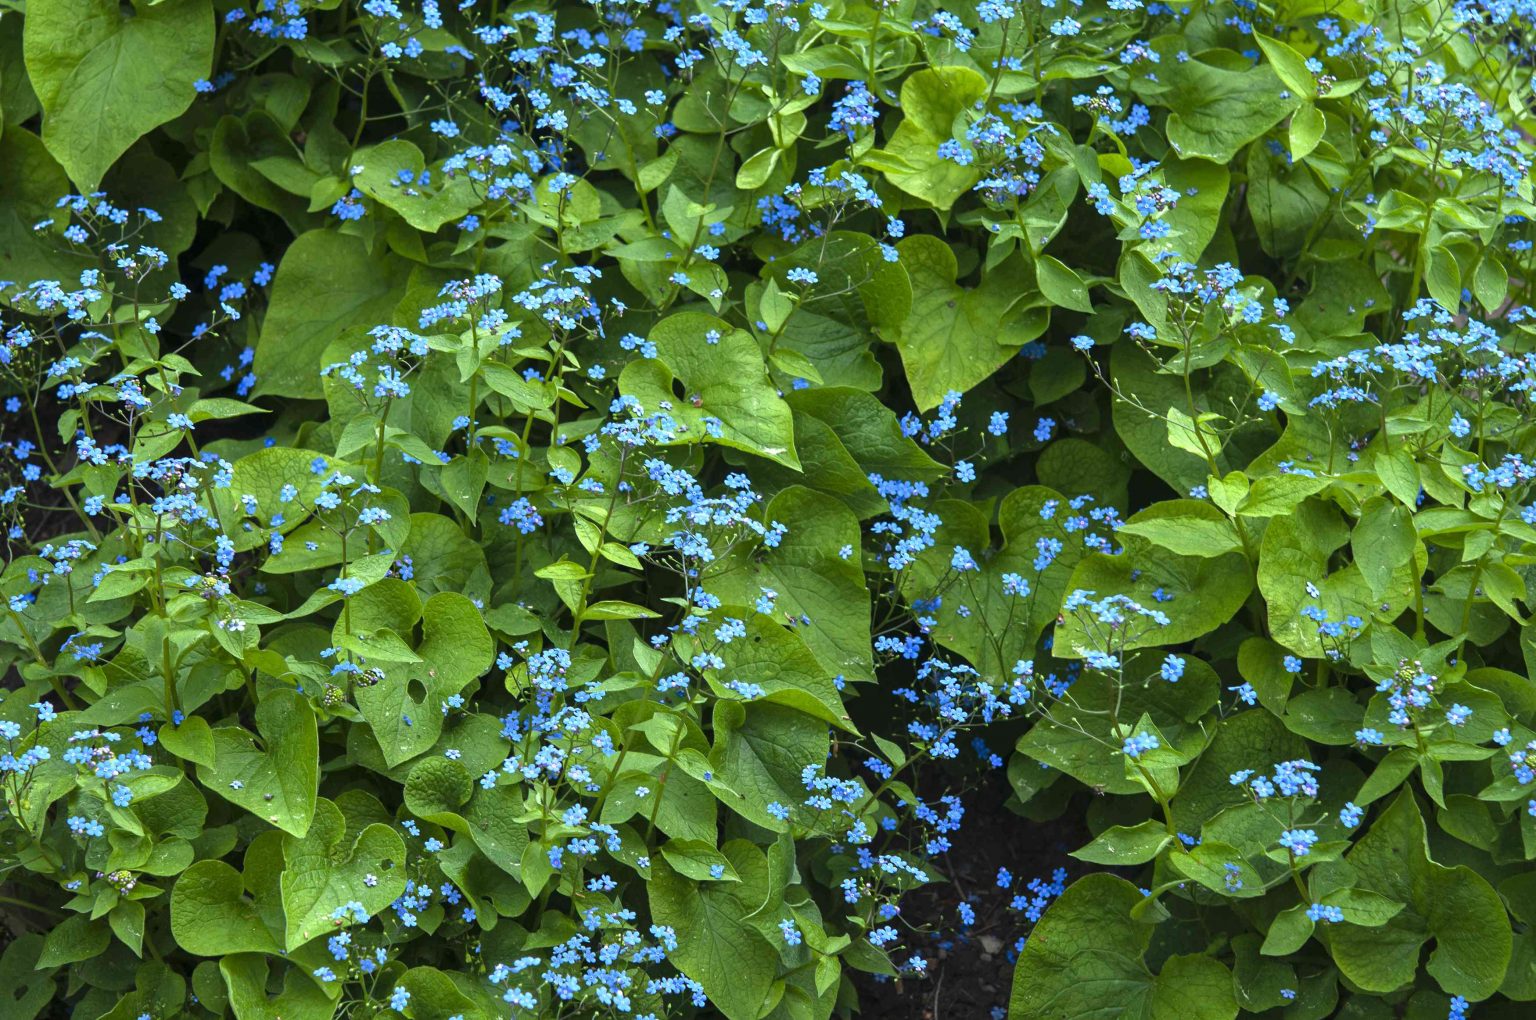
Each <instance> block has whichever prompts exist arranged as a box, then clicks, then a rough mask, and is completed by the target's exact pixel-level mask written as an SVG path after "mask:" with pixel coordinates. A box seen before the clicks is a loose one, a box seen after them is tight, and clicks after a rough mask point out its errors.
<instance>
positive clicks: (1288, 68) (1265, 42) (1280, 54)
mask: <svg viewBox="0 0 1536 1020" xmlns="http://www.w3.org/2000/svg"><path fill="white" fill-rule="evenodd" d="M1253 38H1254V40H1255V41H1256V42H1257V43H1258V44H1259V49H1261V50H1263V51H1264V56H1265V57H1266V58H1267V59H1268V60H1269V63H1270V66H1271V67H1273V68H1274V69H1275V74H1277V75H1278V76H1279V77H1280V80H1281V81H1282V82H1284V83H1285V87H1286V88H1288V89H1290V90H1291V92H1292V94H1294V95H1298V96H1301V97H1303V98H1307V99H1310V98H1312V97H1313V96H1315V95H1317V80H1316V79H1315V78H1313V76H1312V72H1311V71H1309V70H1307V60H1306V58H1305V57H1303V56H1302V55H1301V54H1300V53H1297V52H1296V51H1295V50H1293V49H1291V47H1290V46H1289V45H1287V44H1286V43H1283V42H1281V41H1280V40H1279V39H1272V38H1270V37H1269V36H1267V35H1261V34H1260V33H1258V32H1255V33H1253ZM1298 158H1299V157H1298Z"/></svg>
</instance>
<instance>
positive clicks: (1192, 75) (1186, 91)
mask: <svg viewBox="0 0 1536 1020" xmlns="http://www.w3.org/2000/svg"><path fill="white" fill-rule="evenodd" d="M1220 52H1221V51H1207V52H1205V53H1200V54H1196V55H1194V56H1192V57H1190V58H1189V59H1188V60H1184V61H1179V60H1177V59H1174V55H1173V54H1169V57H1168V59H1167V60H1165V61H1164V63H1163V64H1162V65H1161V67H1160V73H1159V74H1158V78H1159V80H1160V81H1162V82H1163V83H1165V84H1166V85H1167V86H1168V92H1167V94H1166V95H1163V96H1161V97H1160V98H1159V100H1158V101H1159V102H1161V103H1163V104H1164V105H1165V106H1167V107H1168V109H1169V110H1171V111H1172V112H1171V113H1170V114H1169V115H1168V127H1167V131H1168V141H1169V143H1170V144H1171V145H1172V146H1173V148H1174V151H1175V152H1177V153H1178V154H1179V155H1180V156H1184V157H1186V158H1188V157H1191V156H1197V157H1199V158H1201V159H1209V160H1211V161H1213V162H1216V163H1230V162H1231V161H1232V159H1233V157H1235V156H1236V155H1237V152H1238V150H1239V149H1241V148H1242V147H1243V146H1245V145H1247V144H1248V143H1249V142H1251V141H1253V140H1254V139H1255V138H1258V137H1259V136H1261V135H1262V134H1264V132H1266V131H1268V130H1269V129H1270V128H1272V127H1274V126H1275V125H1276V124H1278V123H1280V121H1282V120H1284V119H1285V117H1286V116H1287V115H1289V114H1290V112H1291V111H1292V110H1294V109H1295V108H1296V107H1297V105H1299V99H1298V98H1297V96H1296V95H1294V94H1292V95H1291V96H1290V97H1288V98H1281V93H1282V92H1283V91H1284V86H1283V85H1282V84H1281V81H1280V78H1279V77H1278V76H1277V75H1276V74H1275V71H1274V69H1273V68H1272V67H1271V66H1270V65H1268V64H1260V65H1259V66H1257V67H1249V68H1248V69H1247V70H1236V69H1234V68H1232V67H1230V66H1217V65H1216V64H1215V63H1212V62H1211V61H1212V60H1213V59H1215V58H1216V54H1218V53H1220ZM1245 64H1246V62H1245Z"/></svg>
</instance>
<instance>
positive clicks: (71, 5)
mask: <svg viewBox="0 0 1536 1020" xmlns="http://www.w3.org/2000/svg"><path fill="white" fill-rule="evenodd" d="M24 27H25V35H24V36H23V46H24V49H25V52H26V61H27V74H28V77H29V78H30V79H31V82H32V87H33V88H34V89H36V91H37V97H38V99H39V100H40V101H41V103H42V106H43V142H44V143H45V144H46V145H47V146H48V150H49V151H50V152H52V153H53V154H54V156H55V157H57V158H58V161H59V162H60V163H61V164H62V165H63V167H64V169H65V170H66V171H68V173H69V176H70V178H71V179H72V180H74V182H75V183H76V184H78V185H79V186H80V190H81V191H82V192H86V193H89V192H92V191H94V190H96V187H97V185H98V184H100V183H101V179H102V177H103V176H105V174H106V172H107V169H108V168H109V167H110V166H111V165H112V164H113V163H114V162H116V160H117V158H118V157H119V156H121V155H122V154H123V153H124V152H127V151H128V147H129V146H130V145H132V144H133V143H134V142H136V141H138V140H139V138H140V137H141V136H143V135H144V134H146V133H148V132H149V131H150V130H152V129H153V128H156V127H159V126H160V125H161V124H164V123H165V122H166V121H168V120H171V119H172V118H174V117H176V116H178V115H180V114H181V112H182V111H183V110H185V109H186V108H187V107H189V106H191V105H192V100H193V99H195V98H196V96H197V91H196V89H194V88H193V83H194V82H196V81H197V80H198V79H200V78H207V77H208V76H209V75H210V74H211V73H212V67H213V36H214V24H213V7H212V5H211V4H210V3H209V2H208V0H161V2H159V3H142V4H138V5H135V7H134V8H133V9H132V10H127V9H125V8H124V7H123V6H122V5H119V4H117V3H113V2H111V0H36V2H33V3H29V4H28V5H27V17H26V21H25V23H24Z"/></svg>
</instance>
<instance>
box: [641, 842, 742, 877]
mask: <svg viewBox="0 0 1536 1020" xmlns="http://www.w3.org/2000/svg"><path fill="white" fill-rule="evenodd" d="M661 856H662V857H663V858H665V859H666V862H667V863H668V864H670V865H671V866H672V867H673V868H674V869H676V871H677V873H678V874H680V875H682V876H684V877H685V878H691V879H693V880H694V881H696V882H740V881H741V876H739V875H737V874H736V869H735V868H734V867H732V865H731V861H730V858H728V857H726V856H725V854H723V853H721V852H720V851H719V850H716V849H715V848H714V845H713V844H710V843H705V842H702V841H700V840H696V839H669V840H667V841H666V842H665V843H663V844H662V845H661ZM717 868H718V869H719V874H718V875H717V874H716V872H715V869H717Z"/></svg>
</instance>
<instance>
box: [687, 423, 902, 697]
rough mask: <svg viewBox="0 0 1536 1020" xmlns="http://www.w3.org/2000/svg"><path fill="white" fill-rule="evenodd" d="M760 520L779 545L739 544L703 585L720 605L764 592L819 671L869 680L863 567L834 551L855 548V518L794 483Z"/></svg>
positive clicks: (749, 600) (708, 571)
mask: <svg viewBox="0 0 1536 1020" xmlns="http://www.w3.org/2000/svg"><path fill="white" fill-rule="evenodd" d="M861 396H862V395H861ZM763 516H764V519H765V520H766V521H769V522H774V521H777V522H778V523H780V524H783V525H784V527H785V528H786V529H788V530H787V531H786V532H785V534H784V537H783V538H782V540H780V542H779V544H778V545H777V546H775V547H774V548H772V549H769V548H766V547H762V548H752V547H749V546H747V545H746V544H745V543H742V544H741V545H739V546H738V547H737V549H735V550H733V552H732V554H731V555H729V556H726V557H722V558H721V559H719V560H718V561H716V562H715V563H712V564H709V565H708V566H706V568H705V569H704V571H703V583H704V584H705V586H706V587H707V588H708V589H709V591H711V592H712V593H714V594H715V595H718V596H719V597H720V598H721V599H722V600H723V601H725V602H727V603H732V604H735V605H742V606H750V605H752V604H753V603H754V602H756V600H757V598H758V597H759V595H761V593H762V591H763V589H764V588H767V589H769V590H770V591H773V592H776V593H777V595H778V599H777V601H776V603H775V607H776V612H775V614H774V615H775V617H776V618H777V619H778V620H780V621H785V622H788V621H789V620H797V621H800V622H798V623H797V625H796V627H795V633H796V634H797V635H798V636H799V639H800V640H801V641H804V642H805V646H806V647H807V648H809V649H810V650H811V651H812V652H813V653H814V654H815V656H816V658H817V659H818V660H819V661H820V662H821V664H822V666H823V667H824V672H826V673H829V674H833V675H839V674H840V675H842V676H843V677H844V678H846V679H848V680H873V679H874V675H875V674H874V664H873V661H872V660H871V657H870V656H871V652H870V642H869V629H870V614H871V610H870V599H869V590H868V588H866V587H865V582H864V570H863V567H862V565H861V564H860V562H859V559H858V555H857V553H855V554H853V555H850V556H847V557H844V556H843V555H842V554H841V552H840V550H842V549H843V548H845V547H848V546H851V547H853V548H854V549H855V550H857V549H858V548H859V546H860V535H859V522H858V518H856V517H855V516H854V515H853V513H852V512H850V511H849V510H848V509H847V508H846V507H845V506H844V505H843V504H842V503H841V502H840V501H838V500H836V499H834V498H832V497H831V496H826V495H822V494H821V493H818V492H815V491H813V490H811V489H807V488H804V487H802V486H798V485H796V486H791V487H790V488H787V489H785V490H784V491H783V492H780V493H779V494H778V495H777V496H775V497H773V499H772V500H770V501H769V503H768V507H767V510H766V511H765V512H764V515H763ZM801 617H804V618H805V620H804V621H801V620H800V618H801ZM805 621H809V622H805ZM829 721H831V722H834V723H836V720H829Z"/></svg>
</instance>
